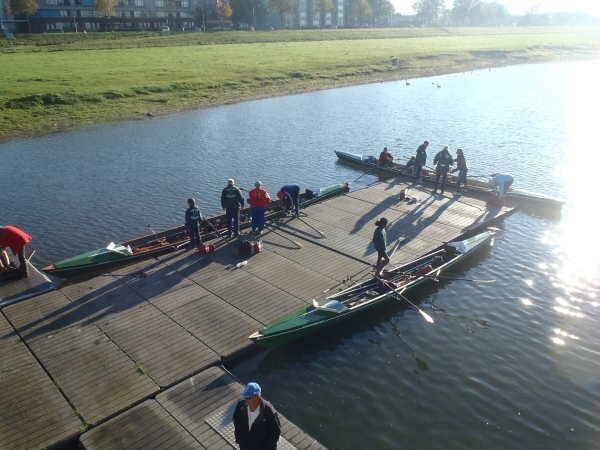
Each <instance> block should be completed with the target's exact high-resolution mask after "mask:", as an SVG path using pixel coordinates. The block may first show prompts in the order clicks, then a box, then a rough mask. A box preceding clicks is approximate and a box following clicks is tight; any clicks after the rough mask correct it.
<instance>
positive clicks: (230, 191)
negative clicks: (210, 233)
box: [221, 178, 244, 237]
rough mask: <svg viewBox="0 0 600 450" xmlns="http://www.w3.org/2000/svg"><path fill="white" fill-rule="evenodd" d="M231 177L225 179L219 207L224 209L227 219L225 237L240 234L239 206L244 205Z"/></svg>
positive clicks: (240, 193) (242, 198) (240, 192)
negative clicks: (225, 185) (225, 182)
mask: <svg viewBox="0 0 600 450" xmlns="http://www.w3.org/2000/svg"><path fill="white" fill-rule="evenodd" d="M234 184H235V181H234V180H233V178H230V179H229V180H227V187H226V188H225V189H223V192H221V208H223V211H225V217H226V219H225V220H227V237H231V232H232V230H233V237H238V236H239V234H240V208H241V207H243V206H244V196H243V195H242V191H240V189H239V188H237V187H235V186H234Z"/></svg>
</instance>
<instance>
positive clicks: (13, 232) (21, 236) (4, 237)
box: [0, 225, 33, 277]
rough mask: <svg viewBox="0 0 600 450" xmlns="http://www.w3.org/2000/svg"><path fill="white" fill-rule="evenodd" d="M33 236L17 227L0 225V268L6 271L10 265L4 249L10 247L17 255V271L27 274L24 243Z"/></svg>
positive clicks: (9, 268) (23, 274) (25, 275)
mask: <svg viewBox="0 0 600 450" xmlns="http://www.w3.org/2000/svg"><path fill="white" fill-rule="evenodd" d="M32 239H33V238H32V237H31V236H29V235H28V234H27V233H25V232H24V231H22V230H20V229H18V228H17V227H11V226H10V225H9V226H5V227H0V270H1V271H2V272H8V271H9V270H11V268H12V266H11V264H10V259H9V257H8V253H6V249H7V248H10V250H11V251H12V254H13V255H18V256H19V271H20V272H21V276H24V277H27V276H29V271H28V268H27V260H26V259H25V245H26V244H27V243H29V242H30V241H31V240H32Z"/></svg>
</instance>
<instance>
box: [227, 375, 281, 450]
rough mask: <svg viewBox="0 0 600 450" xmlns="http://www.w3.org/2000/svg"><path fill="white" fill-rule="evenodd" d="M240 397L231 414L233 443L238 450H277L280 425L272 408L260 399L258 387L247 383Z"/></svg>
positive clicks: (255, 384)
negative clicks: (233, 434) (237, 446)
mask: <svg viewBox="0 0 600 450" xmlns="http://www.w3.org/2000/svg"><path fill="white" fill-rule="evenodd" d="M242 397H244V399H243V400H241V401H240V402H238V404H237V405H236V407H235V411H234V412H233V425H234V427H235V442H237V444H238V445H239V446H240V450H277V441H278V440H279V436H280V435H281V423H280V422H279V416H278V415H277V412H275V409H274V408H273V406H271V404H270V403H269V402H267V401H265V400H263V399H262V397H261V389H260V386H259V385H258V384H257V383H248V384H247V385H246V389H244V392H242Z"/></svg>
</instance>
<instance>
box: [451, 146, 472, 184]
mask: <svg viewBox="0 0 600 450" xmlns="http://www.w3.org/2000/svg"><path fill="white" fill-rule="evenodd" d="M454 162H455V163H456V168H457V170H458V179H457V180H456V193H457V194H460V189H461V188H460V185H461V184H463V183H464V185H465V189H466V188H467V172H468V170H469V168H468V167H467V160H466V159H465V155H464V153H463V151H462V150H461V149H460V148H459V149H458V150H456V159H455V160H454Z"/></svg>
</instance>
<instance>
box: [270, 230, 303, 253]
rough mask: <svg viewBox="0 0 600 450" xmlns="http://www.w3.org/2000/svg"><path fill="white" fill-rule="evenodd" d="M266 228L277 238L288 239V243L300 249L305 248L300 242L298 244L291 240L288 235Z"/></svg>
mask: <svg viewBox="0 0 600 450" xmlns="http://www.w3.org/2000/svg"><path fill="white" fill-rule="evenodd" d="M265 228H266V229H267V230H269V231H272V232H273V233H275V234H276V235H277V236H281V237H282V238H284V239H287V240H288V241H290V242H291V243H292V244H294V245H295V246H296V247H298V248H304V245H302V244H301V243H300V242H296V241H294V240H292V239H290V238H289V237H287V236H286V235H284V234H282V233H278V232H277V231H275V230H274V229H273V228H270V227H267V226H266V225H265Z"/></svg>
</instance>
